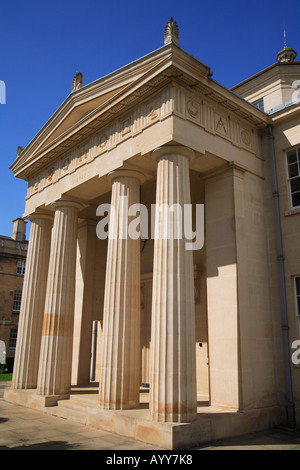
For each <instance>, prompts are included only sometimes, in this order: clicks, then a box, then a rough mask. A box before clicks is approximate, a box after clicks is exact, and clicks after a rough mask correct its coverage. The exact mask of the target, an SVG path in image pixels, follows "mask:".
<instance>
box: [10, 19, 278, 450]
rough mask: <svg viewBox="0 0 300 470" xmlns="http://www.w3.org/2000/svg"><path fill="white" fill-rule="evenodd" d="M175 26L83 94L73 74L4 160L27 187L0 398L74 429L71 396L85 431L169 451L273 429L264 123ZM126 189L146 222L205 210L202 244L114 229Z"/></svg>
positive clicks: (123, 216) (121, 221) (160, 225)
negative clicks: (65, 92)
mask: <svg viewBox="0 0 300 470" xmlns="http://www.w3.org/2000/svg"><path fill="white" fill-rule="evenodd" d="M169 26H170V24H169ZM176 31H177V30H176V28H175V27H174V25H173V29H172V31H171V33H172V34H171V33H170V30H169V29H168V28H167V32H166V33H165V37H166V41H165V42H166V43H165V45H164V46H163V47H162V48H160V49H158V50H156V51H154V52H152V53H151V54H149V55H148V56H146V57H144V58H142V59H140V60H138V61H136V62H134V63H132V64H130V65H128V66H126V67H124V68H122V69H120V70H118V71H116V72H114V73H112V74H110V75H108V76H106V77H104V78H102V79H100V80H97V81H96V82H93V83H92V84H89V85H85V86H83V84H82V81H81V79H80V80H78V81H76V80H75V81H74V82H73V89H72V92H71V94H70V95H69V96H68V97H67V99H66V100H65V102H64V103H63V104H62V105H61V107H60V108H59V109H58V110H57V112H56V113H55V114H54V115H53V117H52V118H51V119H50V120H49V121H48V123H47V124H46V125H45V126H44V127H43V129H41V131H40V132H39V133H38V134H37V136H36V137H35V138H34V139H33V140H32V142H31V143H30V144H29V145H28V146H27V147H26V148H25V149H24V150H23V152H22V153H21V155H19V156H18V158H17V159H16V161H15V163H14V164H13V165H12V171H13V172H14V174H15V175H16V176H17V177H18V178H22V179H25V180H26V181H28V193H27V196H26V207H25V214H24V217H25V218H27V219H29V220H30V221H31V230H30V239H29V251H28V257H27V265H26V273H25V279H24V284H25V287H24V295H23V299H22V306H21V315H20V327H19V334H18V342H17V351H16V359H15V365H14V374H13V381H12V388H11V389H9V390H6V392H5V398H6V400H9V401H12V402H14V403H20V404H23V405H25V406H31V407H34V408H37V409H40V410H43V411H44V412H49V413H53V414H55V413H61V415H63V410H65V413H66V416H70V417H71V418H73V419H74V416H75V419H76V413H75V412H74V413H73V412H71V411H70V410H75V409H76V403H77V404H78V403H79V402H80V399H79V398H80V397H79V395H82V400H83V401H82V402H81V407H82V406H83V403H84V406H85V409H86V412H85V422H86V423H87V424H92V425H93V426H98V427H104V428H105V429H109V430H112V431H114V432H118V433H121V434H125V435H126V434H127V435H131V436H133V437H136V438H137V439H141V440H145V441H147V442H152V443H154V444H159V445H163V446H164V447H166V448H181V447H187V446H191V445H193V444H194V445H196V444H199V443H200V442H206V441H209V440H212V439H218V438H223V437H228V436H231V435H235V434H242V433H245V432H251V431H257V430H260V429H265V428H268V427H271V426H273V425H275V424H279V423H280V422H281V419H282V417H281V408H280V406H279V403H278V397H277V393H276V376H275V367H274V356H273V348H274V345H273V338H272V331H271V329H272V310H271V306H270V299H269V296H268V295H266V293H267V292H268V289H269V281H268V277H269V269H270V268H269V262H268V254H267V251H268V250H267V243H268V240H267V235H266V227H265V219H264V210H265V209H264V191H265V186H264V184H265V168H264V160H263V158H262V149H261V140H260V134H261V132H264V129H265V128H266V126H267V116H266V115H265V114H263V113H262V112H261V111H259V110H258V109H256V108H254V107H253V106H252V105H250V104H249V103H248V102H246V101H245V100H243V99H241V98H239V97H238V96H237V95H236V94H234V93H232V92H230V91H229V90H227V89H226V88H224V87H222V86H221V85H219V84H218V83H217V82H215V81H214V80H213V79H212V77H211V71H210V68H209V67H207V66H206V65H204V64H203V63H201V62H199V61H198V60H197V59H195V58H194V57H192V56H190V55H189V54H188V53H186V52H185V51H183V50H182V49H181V48H180V47H179V45H178V44H177V40H175V39H174V37H175V36H174V34H175V35H176ZM176 37H177V36H176ZM79 78H81V77H79ZM77 82H78V85H77V86H75V85H76V83H77ZM74 83H75V85H74ZM124 195H126V196H127V197H128V201H129V204H130V205H131V204H139V203H142V204H144V205H145V206H146V207H147V208H148V209H149V212H150V210H151V204H155V203H156V204H163V203H166V204H169V205H172V204H179V205H180V206H182V207H183V205H184V204H192V205H193V206H195V205H196V204H204V210H205V231H204V246H203V247H201V249H199V250H186V248H185V242H186V240H185V239H184V238H183V239H182V240H179V239H176V238H175V237H174V236H171V237H170V238H169V239H165V238H164V237H163V230H164V222H165V221H164V219H163V216H162V214H161V213H160V214H157V217H156V224H157V225H156V229H157V234H158V237H157V239H155V240H153V239H152V238H150V237H149V239H148V240H143V239H130V238H127V239H122V238H120V237H118V234H119V233H120V231H121V230H122V228H124V227H125V230H126V229H127V228H128V225H129V223H130V221H131V219H130V216H129V215H128V212H127V211H126V208H124V207H123V206H122V202H121V198H122V196H124ZM104 203H106V204H112V206H113V207H115V208H116V211H117V213H118V218H117V221H116V224H115V225H114V226H113V227H112V230H113V231H114V233H115V235H116V236H115V237H113V238H110V239H109V240H107V239H106V240H101V239H99V237H98V236H97V231H96V229H97V224H98V222H99V220H101V217H99V216H98V215H97V208H98V207H99V206H100V205H101V204H104ZM172 233H173V232H172ZM93 325H94V327H96V333H97V334H96V338H97V339H96V341H95V342H94V343H93V341H92V339H93V337H92V335H93ZM94 339H95V337H94ZM92 344H94V346H93V347H92ZM91 355H92V358H93V361H94V363H93V364H94V365H93V368H94V376H95V381H94V382H91V380H90V373H91ZM91 386H92V388H88V387H91ZM74 387H75V389H74ZM74 390H77V396H76V394H74V393H73V392H74ZM91 390H92V391H93V393H92V396H90V395H89V393H88V392H89V391H91ZM79 391H80V392H81V393H79ZM84 391H86V392H87V393H86V394H85V393H84ZM74 400H75V401H74ZM71 405H72V406H73V407H74V408H72V406H71ZM79 406H80V405H79ZM71 415H73V416H71ZM258 417H259V419H258Z"/></svg>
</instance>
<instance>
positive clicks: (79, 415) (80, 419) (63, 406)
mask: <svg viewBox="0 0 300 470" xmlns="http://www.w3.org/2000/svg"><path fill="white" fill-rule="evenodd" d="M51 414H53V415H55V416H59V417H61V418H65V419H71V420H72V421H76V422H77V423H80V424H87V413H86V406H85V405H84V404H80V403H76V402H73V401H72V400H59V401H58V402H57V406H53V407H52V409H51Z"/></svg>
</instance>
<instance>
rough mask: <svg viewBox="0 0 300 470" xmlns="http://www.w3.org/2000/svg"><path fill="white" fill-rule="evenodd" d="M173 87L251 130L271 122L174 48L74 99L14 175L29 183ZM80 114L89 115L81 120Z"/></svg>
mask: <svg viewBox="0 0 300 470" xmlns="http://www.w3.org/2000/svg"><path fill="white" fill-rule="evenodd" d="M171 81H176V82H178V83H180V84H181V85H182V86H184V87H188V88H189V89H192V90H195V91H197V92H199V93H201V94H203V95H204V96H207V97H209V98H210V99H211V100H213V101H215V102H216V103H218V105H221V106H224V107H225V108H226V109H227V110H229V111H234V112H236V113H237V114H238V115H239V116H240V117H242V118H244V119H248V120H249V122H250V123H251V124H252V125H262V124H263V123H264V121H265V122H266V121H267V116H265V115H264V114H263V113H261V112H260V111H259V110H257V109H256V108H254V107H253V106H252V105H250V104H249V103H247V102H246V101H244V100H243V99H241V98H240V97H238V96H237V95H235V94H234V93H233V92H231V91H230V90H228V89H226V88H225V87H222V86H221V85H220V84H219V83H217V82H215V81H214V80H213V79H212V78H211V71H210V68H209V67H208V66H206V65H205V64H203V63H202V62H200V61H198V60H197V59H195V58H194V57H193V56H190V55H189V54H188V53H186V52H185V51H183V50H182V49H180V48H179V47H177V46H174V45H172V44H170V45H167V46H164V47H162V48H161V49H158V50H157V51H154V52H153V53H151V54H149V55H148V56H146V57H144V58H141V59H139V60H138V61H136V62H133V63H131V64H129V65H127V66H125V67H123V68H122V69H120V70H118V71H116V72H113V73H112V74H110V75H108V76H106V77H103V78H101V79H99V80H97V81H95V82H93V83H91V84H89V85H86V86H85V87H82V88H81V89H79V90H77V91H76V92H74V93H71V94H70V95H69V96H68V97H67V99H66V100H65V102H64V103H63V104H62V105H61V106H60V108H59V109H58V110H57V111H56V113H54V115H53V116H52V117H51V118H50V119H49V121H48V122H47V123H46V124H45V126H44V127H43V128H42V129H41V130H40V132H39V133H38V134H37V135H36V137H35V138H34V139H33V140H32V142H31V143H30V144H29V145H28V146H27V147H26V148H25V149H24V151H23V152H22V153H21V155H20V156H19V157H18V158H17V159H16V161H15V162H14V163H13V165H12V166H11V170H12V171H13V172H14V174H15V176H17V177H19V178H22V179H25V180H28V179H29V178H30V177H32V175H33V174H34V173H36V172H37V171H39V170H40V168H41V167H42V166H45V164H49V162H51V160H54V159H55V158H57V157H58V156H59V155H60V154H63V153H64V152H66V151H68V150H69V149H70V148H72V146H75V145H78V144H79V143H80V141H83V140H85V139H86V138H87V137H88V136H90V135H92V134H93V133H94V132H95V131H96V130H97V129H98V128H100V127H101V126H103V125H104V124H107V123H108V122H109V121H110V120H112V119H114V118H115V117H116V116H117V115H118V114H122V113H125V112H126V109H129V108H130V107H131V108H132V106H133V105H136V104H137V103H138V102H140V101H142V100H144V99H145V98H146V97H147V96H150V95H151V94H153V93H154V92H155V91H157V90H158V89H159V88H162V87H163V86H164V85H166V84H167V83H168V82H171ZM93 106H95V107H93ZM89 107H92V109H89ZM80 110H81V111H85V113H84V114H83V115H82V116H80V112H79V111H80ZM76 112H77V114H76ZM72 113H73V114H72ZM74 113H75V114H74ZM72 119H73V121H72Z"/></svg>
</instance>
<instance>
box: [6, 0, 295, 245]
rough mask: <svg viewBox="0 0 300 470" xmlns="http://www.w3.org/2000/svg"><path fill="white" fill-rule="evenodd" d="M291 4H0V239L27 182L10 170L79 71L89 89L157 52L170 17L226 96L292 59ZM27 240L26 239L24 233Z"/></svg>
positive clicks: (174, 0) (19, 208)
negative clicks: (280, 60)
mask: <svg viewBox="0 0 300 470" xmlns="http://www.w3.org/2000/svg"><path fill="white" fill-rule="evenodd" d="M299 10H300V5H299V1H290V2H286V1H282V0H280V1H279V0H274V1H266V0H261V1H257V0H254V1H252V2H249V1H247V2H243V1H232V0H228V1H226V2H225V1H219V0H215V1H209V0H206V1H200V0H199V1H196V0H180V1H178V0H154V1H151V2H142V1H136V0H134V1H130V0H126V1H124V0H122V1H119V0H118V1H114V0H111V1H109V2H108V1H102V0H80V1H78V0H72V1H69V0H60V1H58V0H51V1H44V0H38V1H37V0H27V1H24V0H15V1H14V2H4V1H3V0H2V2H1V3H0V17H1V26H0V80H2V81H4V82H5V84H6V104H0V178H1V184H0V191H1V193H0V198H1V213H0V214H1V217H0V234H1V235H7V236H10V234H11V227H12V219H14V218H16V217H19V216H22V214H23V211H24V207H25V195H26V190H27V183H26V182H24V181H22V180H19V179H16V178H15V177H14V176H13V174H12V172H11V170H10V169H9V167H10V165H11V164H12V163H13V161H14V159H15V156H16V150H17V147H18V145H20V146H22V147H25V146H26V145H27V144H28V143H29V142H30V141H31V140H32V138H33V137H34V136H35V135H36V133H37V132H38V131H39V130H40V129H41V127H42V126H43V125H44V124H45V123H46V122H47V120H48V119H49V118H50V117H51V116H52V115H53V113H54V112H55V111H56V109H57V108H58V107H59V106H60V105H61V103H62V102H63V101H64V100H65V99H66V97H67V96H68V95H69V93H70V90H71V84H72V79H73V77H74V75H75V73H76V72H77V71H80V72H82V73H83V78H84V84H87V83H90V82H92V81H94V80H97V79H98V78H100V77H102V76H103V75H106V74H108V73H110V72H112V71H114V70H117V69H118V68H120V67H122V66H123V65H126V64H128V63H130V62H132V61H134V60H136V59H138V58H140V57H142V56H144V55H146V54H148V53H150V52H152V51H154V50H156V49H158V48H159V47H161V46H163V40H164V37H163V33H164V28H165V25H166V23H167V21H168V20H169V19H170V17H171V16H173V18H174V20H175V21H176V22H177V24H178V26H179V31H180V46H181V47H182V49H184V50H186V51H187V52H189V53H190V54H192V55H193V56H195V57H196V58H198V59H199V60H201V61H202V62H204V63H205V64H207V65H209V66H210V67H211V69H212V71H213V78H214V79H215V80H217V81H218V82H220V83H222V84H223V85H225V86H227V87H231V86H233V85H235V84H237V83H239V82H240V81H242V80H243V79H245V78H247V77H249V76H251V75H253V74H254V73H256V72H258V71H260V70H262V69H264V68H265V67H268V66H269V65H271V64H273V63H274V62H275V59H276V54H277V52H278V51H279V50H280V49H282V48H283V27H284V24H285V27H286V31H287V45H288V46H289V47H293V48H294V49H295V50H296V51H297V52H298V54H299V55H298V57H297V59H298V60H300V36H299ZM27 235H29V233H27Z"/></svg>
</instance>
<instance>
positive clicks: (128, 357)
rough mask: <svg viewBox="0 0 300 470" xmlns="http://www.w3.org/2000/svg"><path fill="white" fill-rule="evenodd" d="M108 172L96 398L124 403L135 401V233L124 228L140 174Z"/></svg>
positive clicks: (107, 404) (105, 403)
mask: <svg viewBox="0 0 300 470" xmlns="http://www.w3.org/2000/svg"><path fill="white" fill-rule="evenodd" d="M109 177H110V179H111V181H112V196H111V205H112V208H114V209H115V217H113V215H112V214H111V219H110V236H109V240H108V251H107V265H106V278H105V294H104V309H103V335H102V354H101V370H100V384H99V404H100V407H101V408H104V409H128V408H133V407H136V406H137V405H138V404H139V389H140V238H137V239H133V238H131V237H130V236H129V235H128V233H127V232H128V224H129V223H130V220H131V218H130V217H129V215H128V208H129V207H130V206H131V205H132V204H139V199H140V183H141V177H142V175H141V174H140V173H138V172H132V171H130V172H129V171H126V170H119V171H116V172H113V173H112V174H110V175H109ZM126 234H127V235H126Z"/></svg>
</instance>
